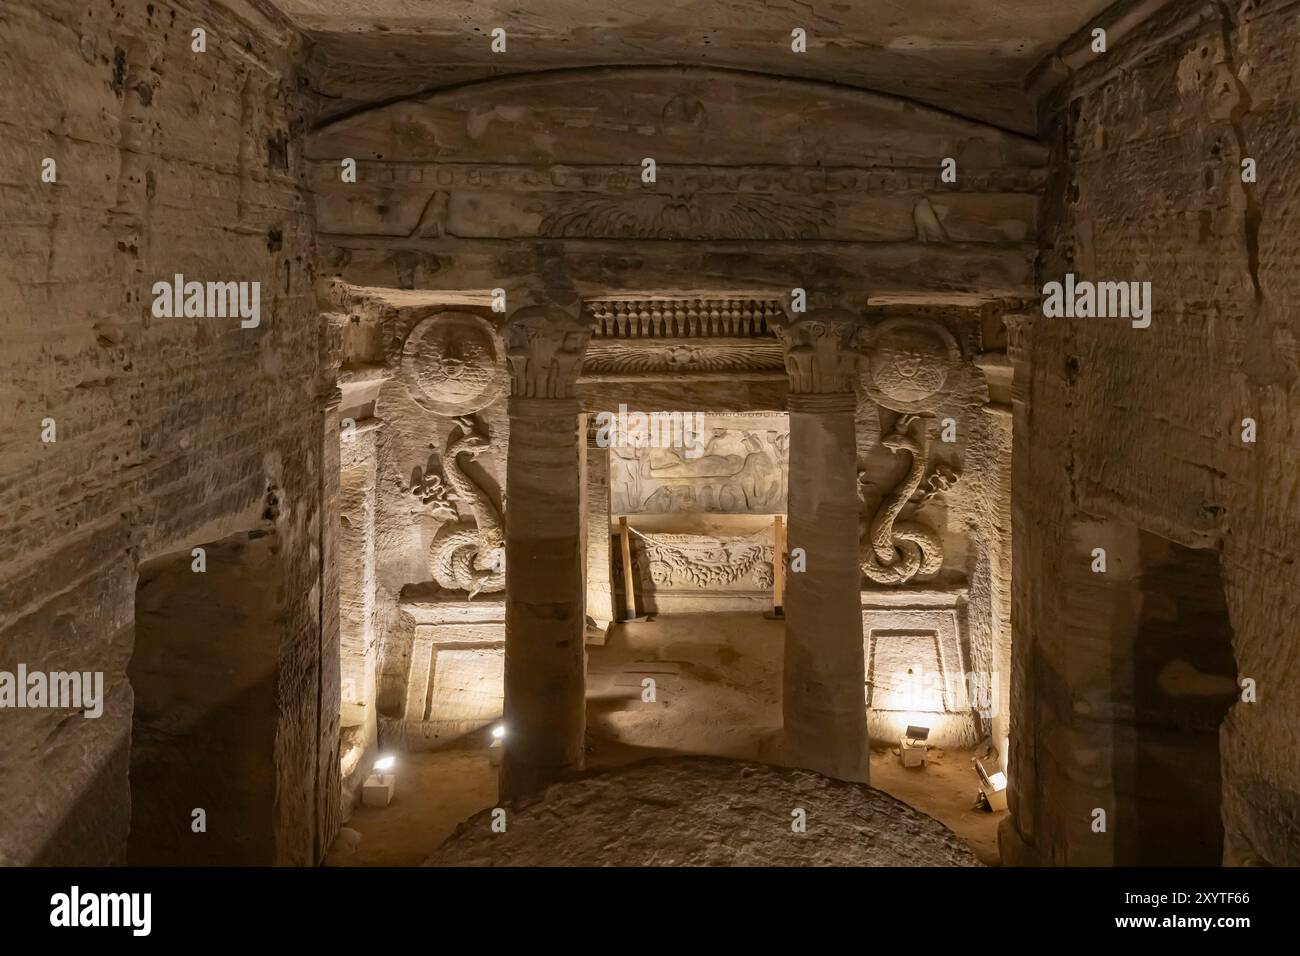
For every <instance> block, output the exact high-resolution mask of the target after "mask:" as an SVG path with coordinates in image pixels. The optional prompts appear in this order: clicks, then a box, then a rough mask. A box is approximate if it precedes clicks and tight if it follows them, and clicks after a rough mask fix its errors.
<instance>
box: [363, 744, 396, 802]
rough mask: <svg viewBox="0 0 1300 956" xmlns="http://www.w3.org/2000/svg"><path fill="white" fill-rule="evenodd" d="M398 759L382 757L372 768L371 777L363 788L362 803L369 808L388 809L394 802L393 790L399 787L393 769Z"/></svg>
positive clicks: (367, 778)
mask: <svg viewBox="0 0 1300 956" xmlns="http://www.w3.org/2000/svg"><path fill="white" fill-rule="evenodd" d="M396 765H397V758H396V757H394V756H393V755H391V754H389V755H388V756H385V757H380V758H379V759H378V760H376V761H375V765H374V767H373V768H371V771H370V776H368V777H366V782H365V783H364V784H363V785H362V787H361V802H362V803H363V804H365V805H366V806H368V807H386V806H388V805H389V804H390V803H392V802H393V790H394V789H395V787H396V785H397V774H395V773H393V772H392V770H393V767H394V766H396Z"/></svg>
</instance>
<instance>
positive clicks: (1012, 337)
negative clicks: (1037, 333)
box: [1002, 313, 1034, 364]
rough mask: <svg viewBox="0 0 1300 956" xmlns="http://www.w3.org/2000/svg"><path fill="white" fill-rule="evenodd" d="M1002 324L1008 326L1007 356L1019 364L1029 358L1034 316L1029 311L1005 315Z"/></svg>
mask: <svg viewBox="0 0 1300 956" xmlns="http://www.w3.org/2000/svg"><path fill="white" fill-rule="evenodd" d="M1002 324H1003V325H1005V326H1006V327H1007V358H1009V359H1011V361H1012V362H1014V363H1016V364H1019V363H1021V362H1024V361H1026V360H1027V359H1028V358H1029V336H1030V334H1031V333H1032V332H1033V328H1034V316H1033V315H1030V314H1028V313H1017V314H1014V315H1004V316H1003V317H1002Z"/></svg>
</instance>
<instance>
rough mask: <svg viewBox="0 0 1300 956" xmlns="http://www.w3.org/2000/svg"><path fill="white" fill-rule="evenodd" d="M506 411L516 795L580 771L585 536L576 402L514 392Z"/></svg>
mask: <svg viewBox="0 0 1300 956" xmlns="http://www.w3.org/2000/svg"><path fill="white" fill-rule="evenodd" d="M509 410H510V448H509V452H508V455H507V458H506V516H505V524H506V652H505V656H506V662H505V724H506V739H505V754H504V759H503V761H502V768H501V791H502V795H503V796H504V797H508V798H513V797H518V796H521V795H523V794H526V793H530V792H532V791H535V790H537V789H539V788H540V787H542V786H545V785H546V784H548V783H550V782H552V781H554V780H556V779H558V778H559V777H561V776H562V775H564V774H565V773H568V772H571V771H575V770H580V769H581V768H582V759H583V736H584V732H585V729H586V713H585V705H586V702H585V665H586V661H585V656H584V648H583V635H584V631H585V627H584V619H583V605H584V598H585V591H586V581H585V580H584V577H583V573H582V548H583V547H584V546H585V544H586V542H585V540H584V539H583V537H582V534H581V530H580V529H581V517H582V515H581V502H582V494H581V472H580V468H579V458H578V452H579V447H578V442H579V440H580V439H579V435H578V403H577V402H576V401H575V400H573V399H569V398H560V399H553V398H511V399H510V402H509Z"/></svg>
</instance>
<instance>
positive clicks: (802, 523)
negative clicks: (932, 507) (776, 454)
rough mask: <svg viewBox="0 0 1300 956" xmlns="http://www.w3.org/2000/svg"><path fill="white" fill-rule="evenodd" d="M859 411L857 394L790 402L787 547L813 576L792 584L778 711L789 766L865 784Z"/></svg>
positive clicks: (802, 574)
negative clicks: (802, 556) (802, 557)
mask: <svg viewBox="0 0 1300 956" xmlns="http://www.w3.org/2000/svg"><path fill="white" fill-rule="evenodd" d="M855 404H856V403H855V401H854V396H853V393H851V392H850V393H847V394H825V395H817V394H813V395H791V396H790V397H789V405H790V483H789V496H788V502H787V509H788V512H789V522H790V531H789V538H788V544H789V548H790V549H791V552H792V553H793V552H794V549H796V548H802V549H803V552H804V554H805V555H806V559H807V568H806V569H805V570H803V571H799V570H797V565H794V566H793V567H792V569H791V573H790V575H789V578H788V580H787V583H786V590H785V618H786V625H785V671H784V688H783V690H784V693H783V697H782V707H783V711H784V717H785V747H786V759H787V761H788V762H789V763H791V764H793V765H795V766H800V767H806V768H808V769H811V770H816V771H818V772H820V773H824V774H826V775H827V776H831V777H837V778H839V779H842V780H861V781H865V780H866V779H867V722H866V694H865V676H864V666H863V656H862V655H863V650H862V648H863V641H862V607H861V598H860V592H861V580H862V572H861V569H860V562H859V557H858V510H859V504H858V495H857V458H856V437H855V426H854V409H855ZM792 564H794V562H793V561H792Z"/></svg>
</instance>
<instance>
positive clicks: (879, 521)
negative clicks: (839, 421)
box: [862, 415, 955, 584]
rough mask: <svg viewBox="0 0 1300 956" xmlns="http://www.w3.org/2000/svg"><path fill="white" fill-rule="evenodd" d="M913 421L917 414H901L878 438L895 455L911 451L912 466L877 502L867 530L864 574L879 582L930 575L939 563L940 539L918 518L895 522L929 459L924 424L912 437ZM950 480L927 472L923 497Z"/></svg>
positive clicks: (915, 419)
mask: <svg viewBox="0 0 1300 956" xmlns="http://www.w3.org/2000/svg"><path fill="white" fill-rule="evenodd" d="M916 421H918V416H916V415H903V416H902V417H901V418H899V419H898V421H897V422H896V423H895V425H894V428H893V430H892V431H891V432H889V433H888V434H887V435H885V436H884V437H883V438H881V440H880V443H881V444H882V445H884V446H885V447H886V448H888V449H889V450H890V451H892V452H894V453H895V454H897V453H898V452H907V453H909V454H910V455H911V456H912V467H911V468H910V469H908V472H907V475H906V476H905V477H904V478H903V480H902V481H901V482H900V483H899V484H898V485H897V486H896V487H895V488H894V490H893V491H892V492H890V494H888V495H887V496H886V497H885V498H884V499H883V500H882V501H881V505H880V509H879V510H878V511H877V512H876V516H875V517H874V518H873V519H872V520H871V524H870V527H869V529H868V537H869V539H870V540H869V541H867V542H866V543H867V547H866V549H865V551H866V555H865V557H864V558H863V560H862V573H863V574H865V575H866V576H867V577H869V578H870V579H871V580H872V581H875V582H876V583H877V584H906V583H907V582H908V581H910V580H912V578H914V577H916V576H917V575H918V574H933V573H935V572H936V571H938V570H939V568H940V567H942V566H943V538H941V537H940V536H939V534H938V533H937V532H935V531H931V530H930V529H929V528H927V527H926V526H925V525H923V524H921V523H920V522H917V521H899V520H898V515H899V513H900V512H901V511H902V510H903V508H905V507H906V506H907V503H908V501H909V500H911V497H912V495H913V494H915V493H916V489H917V488H919V487H920V486H921V480H922V479H923V478H924V477H925V469H926V464H927V462H928V460H929V453H928V448H927V442H926V436H925V426H924V422H922V426H921V429H920V432H921V437H920V439H919V440H918V439H916V438H913V437H912V435H911V428H912V424H913V423H914V422H916ZM953 480H955V479H954V478H953V477H952V476H951V475H950V474H948V473H944V472H936V474H935V475H933V476H931V479H930V488H929V490H928V491H927V492H926V495H925V497H924V498H923V499H922V501H923V502H924V501H925V500H926V499H928V498H930V497H931V496H932V495H935V494H938V493H939V492H941V491H944V490H946V489H947V488H948V486H949V485H950V484H951V483H952V481H953Z"/></svg>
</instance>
